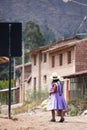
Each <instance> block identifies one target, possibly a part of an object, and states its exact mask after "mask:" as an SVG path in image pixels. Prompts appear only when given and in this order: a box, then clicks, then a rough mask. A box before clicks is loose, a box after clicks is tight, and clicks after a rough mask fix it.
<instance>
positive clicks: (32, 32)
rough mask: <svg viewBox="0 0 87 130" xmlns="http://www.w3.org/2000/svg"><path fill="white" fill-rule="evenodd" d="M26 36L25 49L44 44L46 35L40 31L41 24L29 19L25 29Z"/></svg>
mask: <svg viewBox="0 0 87 130" xmlns="http://www.w3.org/2000/svg"><path fill="white" fill-rule="evenodd" d="M23 35H24V37H25V49H29V50H32V49H35V48H38V47H40V46H43V45H44V37H43V35H42V33H41V32H40V28H39V25H38V24H36V23H34V22H32V21H28V22H27V23H26V27H25V29H24V31H23Z"/></svg>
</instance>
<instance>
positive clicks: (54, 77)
mask: <svg viewBox="0 0 87 130" xmlns="http://www.w3.org/2000/svg"><path fill="white" fill-rule="evenodd" d="M50 78H51V79H53V80H57V79H59V76H58V75H57V73H56V72H53V73H52V75H51V76H50Z"/></svg>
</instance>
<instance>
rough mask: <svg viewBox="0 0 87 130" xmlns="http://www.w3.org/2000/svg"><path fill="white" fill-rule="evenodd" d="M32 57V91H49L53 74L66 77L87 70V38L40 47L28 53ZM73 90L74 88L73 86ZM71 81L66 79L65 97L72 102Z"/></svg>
mask: <svg viewBox="0 0 87 130" xmlns="http://www.w3.org/2000/svg"><path fill="white" fill-rule="evenodd" d="M27 54H28V55H31V57H32V63H31V66H32V69H31V75H32V79H31V89H33V90H35V91H39V90H47V89H49V86H50V83H51V80H50V78H49V77H50V76H51V74H52V72H57V73H58V75H60V76H62V77H64V76H67V75H71V74H74V73H77V72H80V71H85V70H87V38H85V39H80V38H78V37H74V38H70V39H66V40H63V41H60V42H55V43H52V44H48V45H46V46H43V47H39V48H37V49H34V50H32V51H30V52H29V53H27ZM72 88H73V86H72ZM72 88H71V87H70V79H69V78H65V79H64V95H65V97H66V100H67V101H69V100H70V91H71V89H72Z"/></svg>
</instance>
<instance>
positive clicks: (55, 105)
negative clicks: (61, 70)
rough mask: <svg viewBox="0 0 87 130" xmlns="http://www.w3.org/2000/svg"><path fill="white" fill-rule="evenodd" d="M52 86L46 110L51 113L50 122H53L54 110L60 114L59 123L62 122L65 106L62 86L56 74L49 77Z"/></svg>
mask: <svg viewBox="0 0 87 130" xmlns="http://www.w3.org/2000/svg"><path fill="white" fill-rule="evenodd" d="M51 79H52V84H51V87H50V90H49V95H50V96H49V98H50V102H49V103H48V106H47V110H50V111H51V114H52V119H51V120H50V121H51V122H55V121H56V119H55V110H56V111H59V112H60V120H59V122H64V114H63V110H66V108H67V105H66V101H65V98H64V95H63V85H62V83H61V81H60V80H59V77H58V75H57V73H56V72H54V73H53V74H52V76H51Z"/></svg>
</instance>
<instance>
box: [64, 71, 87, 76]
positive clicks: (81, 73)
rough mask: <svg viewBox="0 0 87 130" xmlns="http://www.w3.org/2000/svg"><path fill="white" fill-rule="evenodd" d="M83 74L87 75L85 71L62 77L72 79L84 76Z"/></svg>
mask: <svg viewBox="0 0 87 130" xmlns="http://www.w3.org/2000/svg"><path fill="white" fill-rule="evenodd" d="M85 74H87V70H83V71H79V72H76V73H73V74H70V75H65V76H63V78H73V77H78V76H80V75H85Z"/></svg>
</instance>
